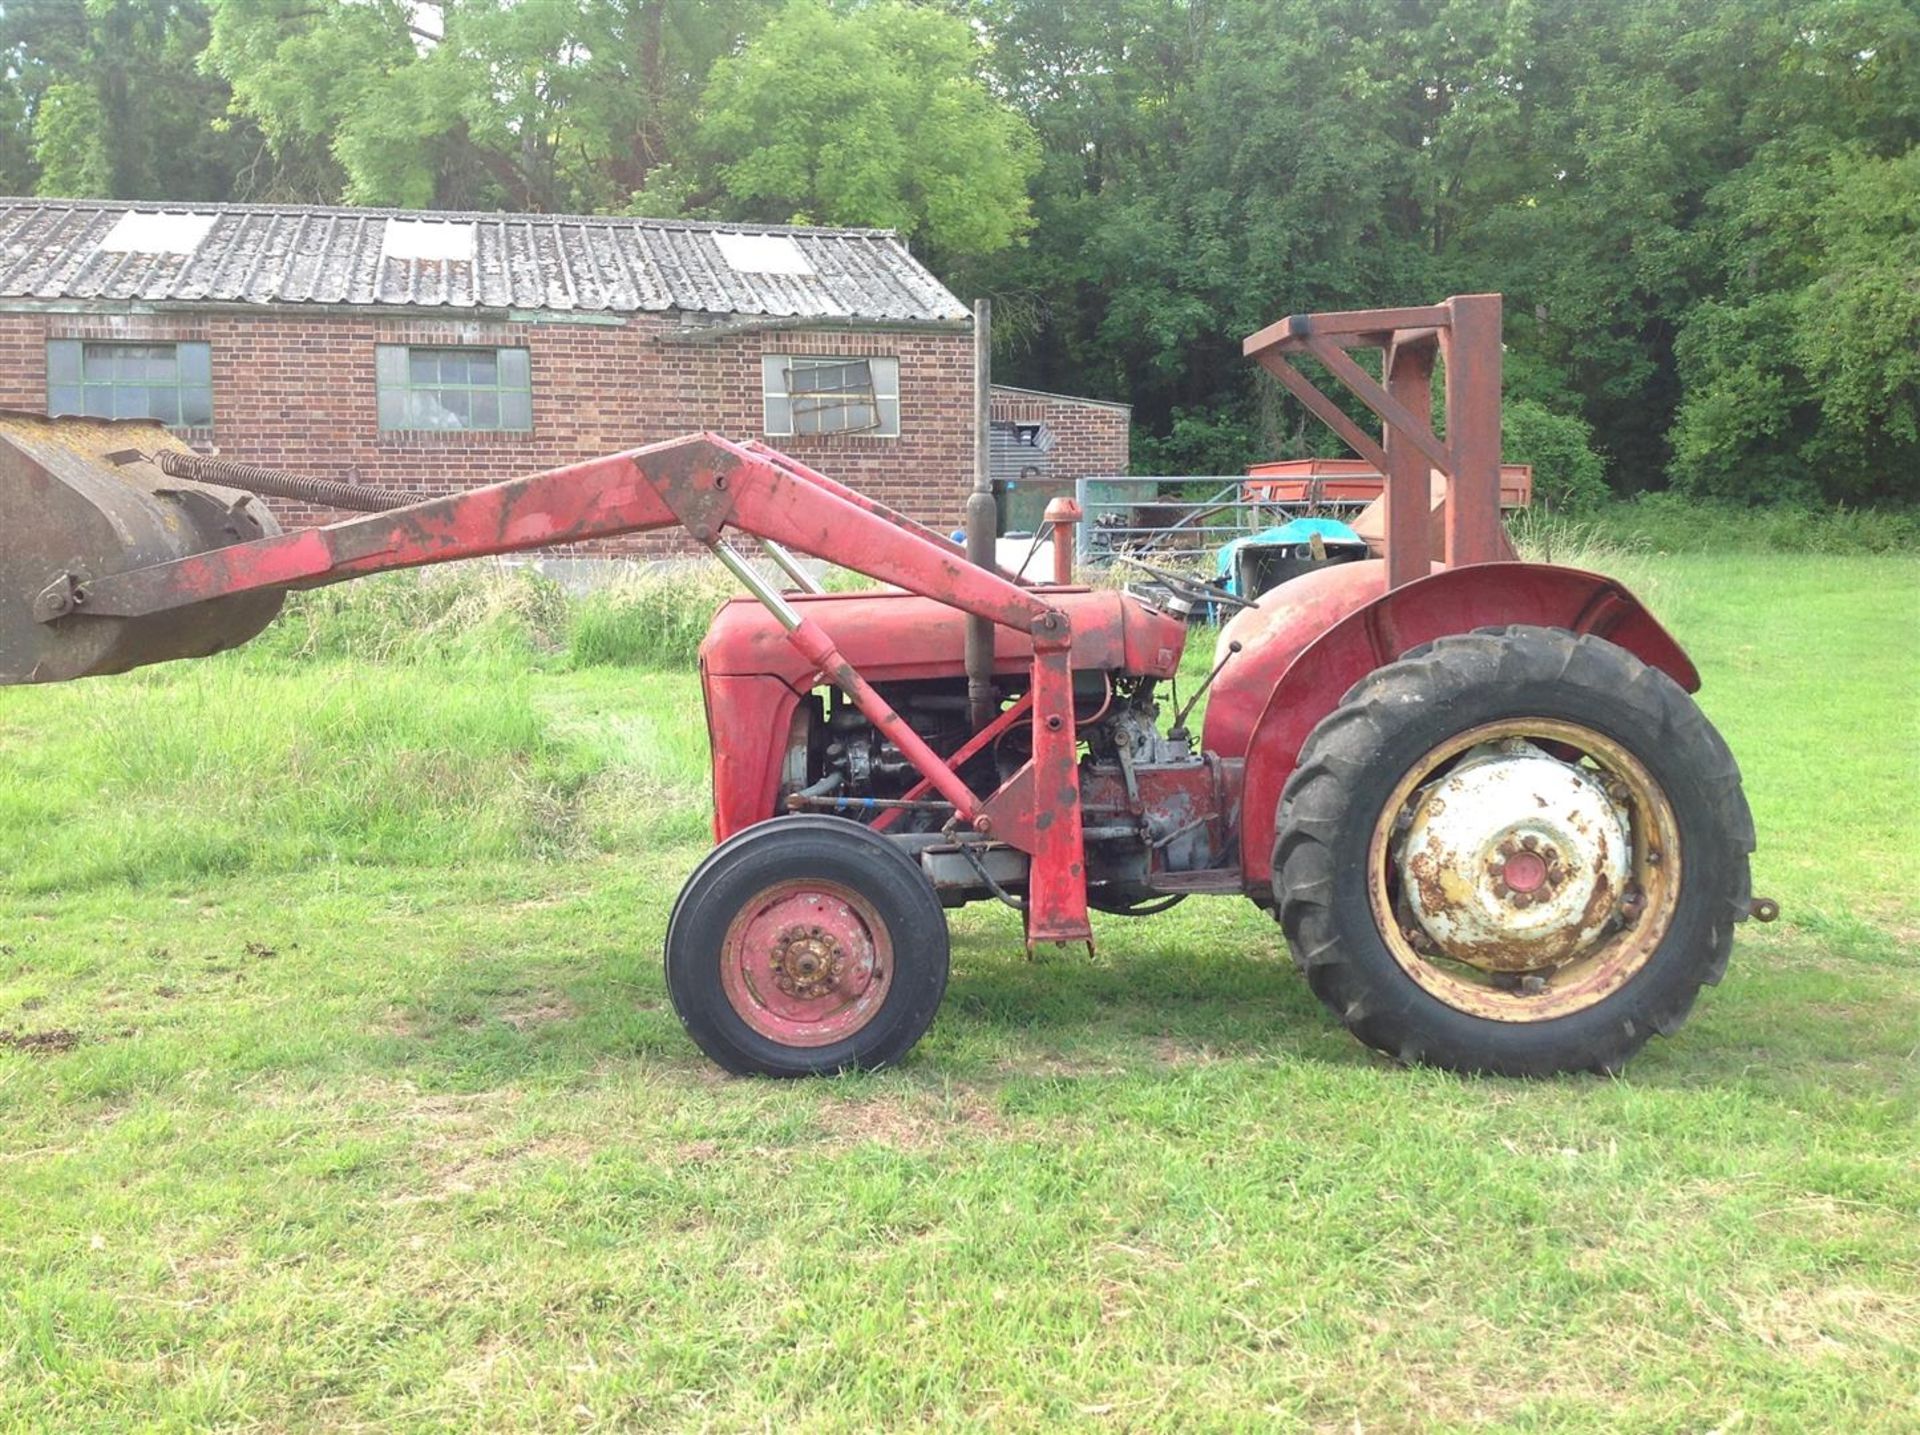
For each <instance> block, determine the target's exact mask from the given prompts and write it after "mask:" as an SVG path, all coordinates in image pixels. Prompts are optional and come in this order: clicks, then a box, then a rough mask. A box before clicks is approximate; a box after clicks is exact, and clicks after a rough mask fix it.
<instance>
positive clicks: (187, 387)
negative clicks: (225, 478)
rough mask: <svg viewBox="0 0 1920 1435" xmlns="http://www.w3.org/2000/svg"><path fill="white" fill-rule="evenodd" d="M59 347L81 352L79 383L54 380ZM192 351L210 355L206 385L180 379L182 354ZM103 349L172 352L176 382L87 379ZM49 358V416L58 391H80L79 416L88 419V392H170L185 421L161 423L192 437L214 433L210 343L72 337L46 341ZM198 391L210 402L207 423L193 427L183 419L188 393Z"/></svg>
mask: <svg viewBox="0 0 1920 1435" xmlns="http://www.w3.org/2000/svg"><path fill="white" fill-rule="evenodd" d="M56 344H72V345H75V346H77V347H78V349H79V351H80V376H79V378H78V379H76V380H75V381H73V382H72V383H57V382H56V381H55V379H54V377H53V352H54V346H55V345H56ZM189 347H198V348H201V349H205V350H206V351H207V360H208V361H207V379H206V382H205V383H204V384H202V383H187V382H184V381H183V380H182V379H181V377H180V351H181V350H182V349H184V348H189ZM102 349H143V350H147V351H149V352H152V351H155V350H161V349H165V350H167V351H168V352H170V353H171V355H172V357H173V380H172V382H171V383H155V382H152V381H151V380H146V379H142V380H141V381H139V382H138V383H135V382H133V381H132V380H129V379H122V378H120V377H118V376H117V374H116V376H115V377H112V378H107V379H96V378H91V377H89V376H88V372H87V362H88V359H89V357H90V354H91V352H92V351H95V350H102ZM46 357H47V367H46V379H47V382H46V390H47V413H48V414H49V415H52V414H53V413H54V407H53V392H54V390H55V389H56V388H62V389H76V390H78V391H79V395H80V408H79V410H78V413H79V415H80V416H83V417H84V416H85V415H86V409H87V391H88V390H89V389H105V390H106V391H108V392H109V393H112V392H116V391H118V390H121V389H140V390H143V391H144V390H147V389H168V388H170V389H172V390H173V392H174V409H175V411H176V412H177V413H179V414H181V415H182V416H183V417H182V418H181V419H180V421H179V422H177V423H173V422H167V421H166V420H164V419H163V420H161V421H162V422H164V423H166V424H167V427H168V428H169V429H173V430H177V431H181V432H189V433H191V432H196V431H198V432H204V431H205V430H208V429H211V428H212V427H213V422H214V412H213V362H212V359H213V346H212V344H211V343H209V342H208V341H207V340H205V339H79V338H70V337H60V338H51V339H48V340H47V351H46ZM199 390H204V391H205V392H206V399H207V405H206V413H207V418H206V422H205V423H190V422H188V421H187V420H186V418H185V417H184V415H185V414H186V411H187V406H186V403H185V395H186V394H187V393H188V392H189V391H199ZM108 407H109V409H114V408H117V407H118V405H116V404H109V405H108ZM112 416H113V415H108V417H112ZM125 417H142V418H159V417H160V416H159V415H157V414H153V413H147V414H140V415H125Z"/></svg>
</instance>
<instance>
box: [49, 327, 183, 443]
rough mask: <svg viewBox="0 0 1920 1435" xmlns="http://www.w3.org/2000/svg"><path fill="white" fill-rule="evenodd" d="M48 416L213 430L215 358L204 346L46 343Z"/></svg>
mask: <svg viewBox="0 0 1920 1435" xmlns="http://www.w3.org/2000/svg"><path fill="white" fill-rule="evenodd" d="M47 412H48V413H50V414H85V415H87V416H88V417H89V418H97V419H159V420H160V422H162V423H163V424H166V425H167V426H168V427H169V428H211V427H212V426H213V357H212V350H211V349H210V348H209V346H208V345H206V344H200V343H193V344H96V343H93V342H92V341H91V340H83V339H49V340H48V341H47Z"/></svg>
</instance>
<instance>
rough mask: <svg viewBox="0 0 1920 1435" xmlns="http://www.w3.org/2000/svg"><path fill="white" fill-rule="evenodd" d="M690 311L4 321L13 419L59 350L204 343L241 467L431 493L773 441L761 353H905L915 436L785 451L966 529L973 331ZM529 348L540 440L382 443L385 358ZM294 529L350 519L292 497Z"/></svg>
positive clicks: (626, 550)
mask: <svg viewBox="0 0 1920 1435" xmlns="http://www.w3.org/2000/svg"><path fill="white" fill-rule="evenodd" d="M684 333H685V330H683V328H682V327H681V321H680V320H679V318H678V317H677V316H671V315H656V314H644V315H636V316H633V317H631V318H630V319H627V320H625V321H624V322H621V323H618V324H611V325H609V324H583V323H509V322H480V321H466V320H460V319H438V318H432V319H429V318H424V317H419V316H406V317H387V316H382V315H361V314H302V313H300V312H299V311H298V310H295V309H279V310H263V311H260V312H257V313H240V312H220V313H206V314H185V313H183V314H159V315H112V316H103V315H91V316H78V315H69V314H21V313H12V314H0V407H5V408H22V409H29V410H33V411H37V412H45V410H46V401H47V390H46V341H47V340H48V339H59V338H82V339H119V340H126V341H137V340H143V339H147V340H170V339H172V340H178V339H204V340H207V341H209V342H210V343H211V345H212V351H213V414H214V428H213V431H212V432H211V433H210V434H203V433H195V434H192V435H189V437H191V438H192V439H193V440H194V441H195V442H196V443H200V442H203V440H204V441H206V442H211V443H212V444H215V445H217V446H218V448H219V450H220V452H221V454H222V455H223V456H224V457H227V458H234V459H239V460H242V461H243V462H247V463H257V464H263V465H266V466H267V467H270V468H281V469H286V470H288V471H289V472H292V473H300V474H309V475H313V476H316V477H323V478H343V479H357V480H359V481H362V482H366V483H371V484H379V485H381V486H384V487H390V488H401V489H406V490H409V491H415V492H418V493H420V494H421V495H422V496H423V497H424V496H426V495H428V494H436V493H447V492H452V491H454V490H457V489H459V488H462V487H470V486H473V485H475V484H482V483H491V482H495V481H497V480H499V479H503V478H511V477H514V476H515V475H519V474H526V473H533V472H537V471H539V470H541V469H545V468H552V467H555V466H557V465H560V464H565V463H572V462H575V461H576V460H579V459H583V458H591V457H594V456H595V455H598V454H603V453H610V452H616V451H618V450H620V449H623V448H631V447H634V446H635V445H638V444H643V443H652V442H655V441H657V440H659V439H665V438H672V437H674V436H676V435H678V434H683V433H687V432H689V431H691V430H694V429H702V428H705V429H712V430H714V431H715V432H718V433H721V434H725V435H726V436H728V437H730V438H738V439H747V438H758V437H759V436H760V433H761V402H760V357H761V355H762V354H763V353H802V354H874V355H897V356H898V358H899V360H900V437H898V438H891V439H887V438H874V437H870V436H867V435H860V434H834V435H826V436H820V437H793V438H780V439H775V440H773V443H774V444H775V446H776V447H779V448H782V449H785V450H787V451H788V452H791V453H792V454H793V455H794V456H795V457H796V458H800V459H802V460H804V461H805V462H807V463H809V464H811V465H812V466H813V467H815V468H818V469H820V470H821V471H822V472H825V473H827V474H829V475H831V476H832V477H834V478H837V479H839V480H840V481H842V482H843V483H846V484H849V485H850V486H852V487H853V488H856V489H858V490H860V491H861V492H863V493H866V494H869V495H871V496H872V497H874V498H878V499H880V500H881V501H883V502H885V503H889V504H892V505H893V506H895V507H897V508H901V509H904V510H905V511H906V512H907V513H909V514H911V515H912V516H914V517H916V518H918V519H921V520H922V521H924V522H927V523H930V524H932V525H934V526H935V527H937V528H940V529H942V530H946V529H951V528H953V527H955V526H957V525H958V523H959V521H960V515H961V509H962V506H963V504H964V503H965V501H966V494H967V490H968V487H969V485H970V481H971V472H972V464H973V424H972V387H973V357H972V345H973V341H972V338H971V336H970V335H968V334H966V333H959V332H939V331H921V332H912V331H901V332H891V333H879V332H871V331H845V330H841V331H834V330H831V329H821V330H792V329H784V330H767V331H762V332H759V333H746V334H734V335H730V336H727V337H724V338H718V339H709V340H705V341H700V342H690V341H688V340H687V339H685V338H684V337H680V338H676V337H673V336H676V335H684ZM383 343H399V344H408V343H411V344H435V345H458V344H483V345H505V346H519V345H524V346H525V347H527V348H528V349H530V350H531V351H532V353H531V362H532V371H533V430H532V432H531V433H454V434H442V433H382V432H381V431H380V428H379V419H378V413H377V409H376V404H375V384H374V346H375V345H376V344H383ZM275 507H276V509H277V510H278V511H279V512H280V515H281V520H282V522H284V523H287V524H288V525H289V526H304V525H307V524H312V523H329V522H332V521H334V520H336V519H338V518H340V517H342V516H343V515H342V514H340V513H339V512H338V511H336V510H334V509H302V508H301V507H299V506H298V505H291V504H282V503H279V502H277V501H276V503H275ZM686 547H687V544H686V542H685V540H683V539H680V538H677V537H676V536H674V535H651V536H646V537H638V538H632V539H623V540H616V541H614V542H612V543H603V544H592V545H576V546H575V547H573V548H569V549H567V550H564V551H565V552H567V553H570V554H586V553H601V554H606V553H619V554H635V555H642V556H652V555H657V554H662V553H668V552H675V551H685V549H686Z"/></svg>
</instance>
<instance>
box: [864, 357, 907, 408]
mask: <svg viewBox="0 0 1920 1435" xmlns="http://www.w3.org/2000/svg"><path fill="white" fill-rule="evenodd" d="M867 367H868V370H869V371H870V372H871V373H872V375H873V391H874V392H875V393H876V394H877V395H879V396H880V397H881V398H883V399H897V398H899V397H900V361H899V360H898V359H870V360H868V362H867Z"/></svg>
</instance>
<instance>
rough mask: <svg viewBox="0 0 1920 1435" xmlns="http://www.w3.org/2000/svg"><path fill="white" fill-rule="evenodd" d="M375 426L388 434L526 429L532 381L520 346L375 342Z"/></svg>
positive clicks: (530, 416) (530, 418) (530, 417)
mask: <svg viewBox="0 0 1920 1435" xmlns="http://www.w3.org/2000/svg"><path fill="white" fill-rule="evenodd" d="M375 371H376V377H377V379H378V382H379V391H380V427H381V428H382V429H384V430H387V431H390V432H405V431H407V430H426V431H429V432H455V431H460V430H478V431H503V430H504V431H508V432H522V433H524V432H526V431H527V430H529V429H531V428H532V427H533V380H532V374H531V369H530V366H529V364H528V361H527V351H526V350H525V349H424V348H418V347H414V346H411V345H407V344H381V345H379V346H378V349H377V352H376V356H375Z"/></svg>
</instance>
